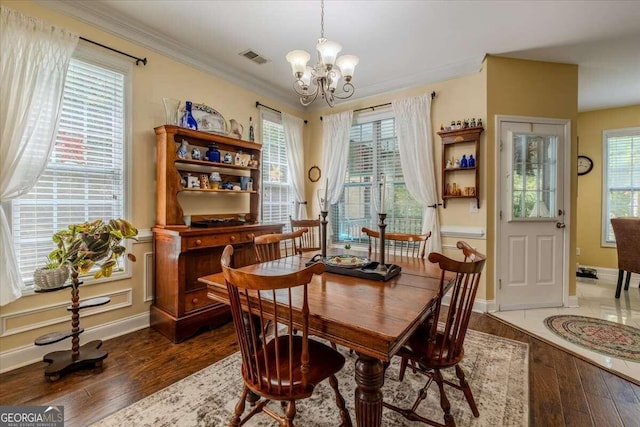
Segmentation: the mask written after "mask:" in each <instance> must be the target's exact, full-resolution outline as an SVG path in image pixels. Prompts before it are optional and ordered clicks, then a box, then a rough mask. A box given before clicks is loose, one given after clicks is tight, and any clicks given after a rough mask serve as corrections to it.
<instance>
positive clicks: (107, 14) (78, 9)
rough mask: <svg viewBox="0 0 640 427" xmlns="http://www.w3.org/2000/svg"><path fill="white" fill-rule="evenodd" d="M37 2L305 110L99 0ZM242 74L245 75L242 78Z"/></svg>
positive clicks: (263, 84)
mask: <svg viewBox="0 0 640 427" xmlns="http://www.w3.org/2000/svg"><path fill="white" fill-rule="evenodd" d="M34 2H35V3H37V4H39V5H41V6H44V7H47V8H49V9H52V10H55V11H56V12H59V13H61V14H63V15H67V16H70V17H72V18H74V19H77V20H79V21H81V22H84V23H86V24H89V25H92V26H94V27H97V28H99V29H101V30H103V31H106V32H108V33H110V34H113V35H114V36H117V37H120V38H122V39H124V40H127V41H129V42H131V43H134V44H137V45H140V46H142V47H145V48H147V49H149V50H151V51H154V52H156V53H159V54H162V55H165V56H167V57H169V58H172V59H174V60H176V61H178V62H180V63H183V64H185V65H189V66H191V67H193V68H196V69H199V70H202V71H205V72H207V73H209V74H212V75H214V76H216V77H219V78H221V79H224V80H226V81H228V82H230V83H233V84H235V85H238V86H240V87H243V88H245V89H248V90H251V91H253V92H256V94H258V95H262V96H266V97H269V98H271V99H274V100H277V101H280V102H282V103H284V104H286V105H288V106H290V107H292V108H294V109H296V110H298V111H305V109H304V108H302V105H300V103H299V102H297V99H293V98H292V97H287V96H284V95H283V94H282V92H278V91H276V90H274V89H273V86H272V85H270V84H268V83H267V82H265V81H263V80H260V79H258V78H255V77H253V76H250V75H248V74H246V73H244V72H241V71H239V70H237V69H235V68H232V67H229V66H226V65H224V64H221V63H218V62H215V63H214V61H209V60H207V59H206V58H204V59H203V58H202V55H200V54H199V53H198V52H196V51H195V50H193V49H192V48H191V47H190V46H188V45H183V44H180V43H177V42H176V41H175V40H172V39H169V38H167V37H165V36H164V35H162V34H160V33H159V32H157V31H155V30H153V29H152V28H149V27H148V26H145V25H143V24H141V23H139V22H135V21H133V20H130V19H127V18H125V17H123V16H121V15H117V14H115V13H113V12H111V11H110V10H108V8H106V7H105V6H104V5H102V4H101V3H99V2H93V1H80V0H56V1H52V0H34ZM239 76H242V77H239Z"/></svg>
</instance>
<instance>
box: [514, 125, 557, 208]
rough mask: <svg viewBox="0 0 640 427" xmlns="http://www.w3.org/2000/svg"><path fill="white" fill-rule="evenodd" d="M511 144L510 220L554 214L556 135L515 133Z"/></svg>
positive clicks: (555, 198)
mask: <svg viewBox="0 0 640 427" xmlns="http://www.w3.org/2000/svg"><path fill="white" fill-rule="evenodd" d="M512 148H513V149H512V159H511V161H512V165H513V169H512V170H513V173H512V177H511V220H531V219H546V218H555V217H556V210H557V208H556V206H557V180H558V179H557V178H558V177H557V161H556V150H557V138H556V137H555V136H553V135H551V136H549V135H535V134H515V135H514V136H513V147H512Z"/></svg>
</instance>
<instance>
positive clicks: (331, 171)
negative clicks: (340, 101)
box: [321, 111, 353, 205]
mask: <svg viewBox="0 0 640 427" xmlns="http://www.w3.org/2000/svg"><path fill="white" fill-rule="evenodd" d="M352 122H353V111H344V112H342V113H337V114H331V115H329V116H324V117H323V118H322V174H323V175H324V176H325V179H324V181H321V182H322V185H323V187H324V186H326V185H327V184H328V188H327V199H328V200H329V204H330V205H333V204H335V203H338V201H339V200H340V195H341V194H342V186H343V185H344V177H345V174H346V172H347V161H348V158H349V135H350V133H351V124H352Z"/></svg>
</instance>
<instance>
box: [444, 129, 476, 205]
mask: <svg viewBox="0 0 640 427" xmlns="http://www.w3.org/2000/svg"><path fill="white" fill-rule="evenodd" d="M483 130H484V128H483V127H472V128H465V129H457V130H448V131H444V130H443V131H440V132H438V135H440V138H441V139H442V207H443V208H446V207H447V201H448V200H450V199H475V200H476V206H477V207H478V209H479V208H480V194H479V190H480V159H479V157H478V156H479V154H480V149H479V148H480V134H481V133H482V131H483ZM462 156H465V159H466V162H467V164H466V165H465V166H464V167H463V164H462V163H461V162H460V160H461V158H462ZM471 156H473V157H471ZM467 158H468V159H467ZM471 158H473V161H472V162H471V163H472V165H470V164H469V162H470V159H471Z"/></svg>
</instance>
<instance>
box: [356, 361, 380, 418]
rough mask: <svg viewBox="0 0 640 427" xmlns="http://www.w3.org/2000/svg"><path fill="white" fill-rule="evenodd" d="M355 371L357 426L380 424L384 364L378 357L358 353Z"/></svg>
mask: <svg viewBox="0 0 640 427" xmlns="http://www.w3.org/2000/svg"><path fill="white" fill-rule="evenodd" d="M355 371H356V384H357V388H356V392H355V406H356V420H357V423H358V427H365V426H367V427H368V426H380V425H382V391H380V389H381V388H382V385H383V384H384V366H383V365H382V362H381V361H380V360H378V359H374V358H372V357H369V356H364V355H362V354H359V355H358V360H357V361H356V366H355Z"/></svg>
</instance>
